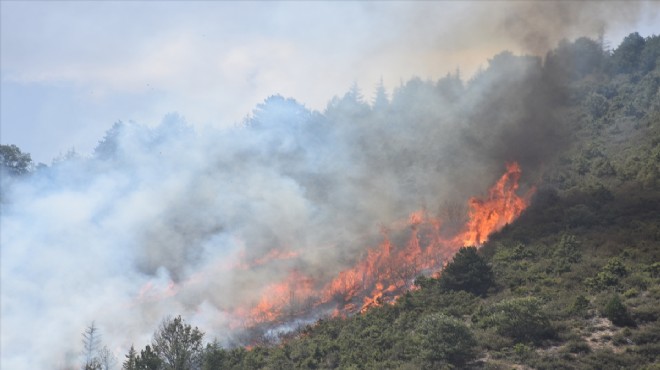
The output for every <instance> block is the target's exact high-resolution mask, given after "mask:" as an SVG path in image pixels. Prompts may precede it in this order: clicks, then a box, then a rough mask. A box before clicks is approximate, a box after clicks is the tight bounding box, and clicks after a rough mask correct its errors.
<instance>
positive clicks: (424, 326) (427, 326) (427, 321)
mask: <svg viewBox="0 0 660 370" xmlns="http://www.w3.org/2000/svg"><path fill="white" fill-rule="evenodd" d="M415 333H416V334H417V335H419V340H420V345H419V349H420V351H421V357H422V358H424V359H425V360H426V361H429V362H430V363H431V364H432V365H433V366H437V365H438V364H442V363H450V364H452V365H455V366H461V365H463V364H465V363H467V362H469V361H471V360H473V359H474V357H475V355H476V352H475V350H474V349H475V347H476V345H477V341H476V340H475V339H474V335H472V332H471V331H470V329H469V328H468V327H467V326H466V325H465V324H464V323H463V322H461V321H459V320H457V319H455V318H453V317H450V316H447V315H444V314H440V313H434V314H430V315H428V316H426V317H424V318H423V319H422V320H420V322H419V323H418V325H417V327H416V329H415ZM434 368H435V367H434Z"/></svg>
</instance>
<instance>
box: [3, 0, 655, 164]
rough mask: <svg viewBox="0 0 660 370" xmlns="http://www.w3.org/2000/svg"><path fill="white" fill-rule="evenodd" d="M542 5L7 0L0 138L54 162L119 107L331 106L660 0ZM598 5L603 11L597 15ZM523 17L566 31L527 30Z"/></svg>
mask: <svg viewBox="0 0 660 370" xmlns="http://www.w3.org/2000/svg"><path fill="white" fill-rule="evenodd" d="M539 6H540V7H546V8H548V7H550V8H552V6H551V5H548V3H547V2H546V4H545V5H539V4H532V3H524V2H487V3H486V2H476V3H466V2H419V3H413V2H382V3H380V2H281V3H279V2H207V1H202V2H177V1H162V2H158V1H148V2H146V1H145V2H127V1H121V2H112V1H89V2H86V1H70V2H63V1H47V2H45V1H44V2H40V1H29V2H18V1H2V2H1V15H2V18H1V25H2V26H1V27H2V29H1V55H2V56H1V59H0V62H1V68H0V77H1V110H2V115H1V132H0V133H1V136H0V141H1V142H2V143H3V144H10V143H12V144H17V145H18V146H19V147H21V148H22V149H23V150H24V151H27V152H29V153H31V154H32V156H33V159H34V160H35V161H41V162H45V163H47V164H49V163H50V161H51V160H52V159H53V158H54V157H56V156H57V155H58V154H60V153H64V152H66V151H67V150H68V149H70V148H72V147H73V148H75V149H76V150H77V151H78V152H80V153H82V154H88V153H90V152H91V151H92V150H93V148H94V146H95V145H96V143H97V141H98V140H99V139H101V138H102V136H103V133H104V132H105V131H106V130H107V129H108V128H109V127H110V126H111V125H112V124H113V123H114V122H116V121H118V120H123V121H131V120H133V121H136V122H139V123H144V124H148V125H155V124H157V123H158V122H160V121H161V119H162V117H163V116H164V115H165V114H167V113H169V112H178V113H180V114H181V115H183V116H184V117H185V118H186V119H187V121H188V122H189V123H191V124H193V125H194V126H197V127H201V126H229V125H233V124H235V123H237V122H240V121H241V120H242V118H243V117H245V116H246V115H247V114H248V113H249V112H250V111H251V109H252V108H253V107H254V106H255V105H256V104H257V103H259V102H261V101H263V100H264V99H265V98H266V97H268V96H269V95H272V94H282V95H284V96H287V97H294V98H295V99H297V100H298V101H300V102H301V103H303V104H305V105H306V106H307V107H309V108H312V109H323V108H324V107H325V105H326V103H327V102H328V100H329V99H331V98H332V97H333V96H335V95H341V94H343V93H344V92H345V91H346V90H347V89H348V88H349V87H350V85H351V84H353V83H354V82H357V83H358V84H359V85H360V87H361V88H362V89H363V93H364V95H365V97H366V98H368V99H370V98H371V95H372V94H373V89H374V87H375V85H376V84H377V83H378V81H379V79H380V78H382V79H383V81H384V83H385V85H386V87H387V88H388V89H389V90H390V91H391V89H393V88H394V87H396V86H398V85H399V83H400V82H401V81H405V80H407V79H409V78H410V77H412V76H419V77H421V78H431V79H437V78H439V77H442V76H444V75H445V74H446V73H447V72H453V71H455V70H456V68H458V67H460V69H461V71H462V73H463V76H467V77H469V75H470V74H471V73H473V72H474V71H475V70H476V69H477V68H478V67H479V66H482V65H483V66H485V65H486V63H487V59H488V58H489V57H492V56H493V55H494V54H495V53H497V52H498V51H501V50H502V49H505V48H506V49H509V50H512V51H513V52H516V53H523V52H538V51H541V50H544V48H545V47H546V46H547V45H545V43H550V44H554V43H556V40H555V39H559V38H561V37H569V38H571V37H576V36H578V35H581V34H583V33H586V34H587V35H588V36H594V37H595V36H597V30H598V28H601V29H604V32H605V39H606V41H608V42H609V44H610V46H612V47H615V46H616V45H617V44H618V43H619V42H620V41H621V39H622V38H623V37H624V36H625V35H627V34H628V33H629V32H632V31H639V32H640V33H641V34H642V35H643V36H647V35H650V34H653V33H660V18H659V17H658V8H660V3H658V2H645V3H635V4H634V5H630V4H628V3H613V2H605V3H592V7H591V9H589V12H588V13H587V12H584V13H581V12H582V9H580V10H579V11H575V14H573V13H571V14H560V16H561V17H563V18H566V17H568V18H573V17H577V18H576V19H572V20H571V22H573V23H571V27H564V26H563V25H562V22H557V20H562V19H559V18H557V19H555V18H553V15H552V14H549V15H548V16H547V17H545V18H544V17H541V18H539V19H538V20H534V19H532V20H529V18H528V13H529V12H534V14H540V15H542V13H544V12H545V11H541V12H539V11H538V9H536V8H538V7H539ZM593 8H595V9H596V12H594V10H593ZM546 10H547V9H546ZM549 12H550V13H551V12H552V9H550V10H549ZM545 13H546V14H547V12H545ZM594 13H598V14H596V18H598V16H601V17H604V18H608V19H607V24H603V22H600V21H597V22H592V21H593V19H592V18H591V17H592V16H594ZM609 18H611V19H609ZM527 23H534V25H541V26H545V27H546V28H550V29H552V28H553V27H554V28H557V34H556V35H555V36H553V37H551V38H550V39H547V40H538V39H535V38H529V37H527V36H528V35H526V34H525V28H526V27H529V26H530V25H529V24H527ZM574 24H579V25H581V26H580V27H576V26H575V25H574ZM582 26H584V27H582ZM564 28H565V29H564ZM553 32H554V30H553ZM532 36H533V35H532ZM530 40H532V45H531V46H530ZM530 49H536V50H530Z"/></svg>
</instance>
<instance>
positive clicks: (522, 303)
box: [478, 297, 555, 343]
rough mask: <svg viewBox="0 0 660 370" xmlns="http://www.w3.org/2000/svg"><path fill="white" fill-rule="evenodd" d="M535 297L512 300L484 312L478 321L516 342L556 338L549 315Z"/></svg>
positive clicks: (488, 308)
mask: <svg viewBox="0 0 660 370" xmlns="http://www.w3.org/2000/svg"><path fill="white" fill-rule="evenodd" d="M541 306H542V305H541V301H540V300H539V299H538V298H535V297H525V298H512V299H508V300H504V301H502V302H499V303H497V304H494V305H492V306H490V307H487V308H486V309H484V310H482V312H481V318H479V319H478V321H479V322H480V324H481V326H483V327H494V328H495V331H496V332H497V333H498V334H500V335H503V336H507V337H509V338H512V339H513V340H514V341H516V342H533V343H538V342H540V341H541V340H543V339H547V338H551V337H553V336H554V334H555V333H554V329H553V328H552V326H551V325H550V319H549V317H548V315H547V314H546V313H545V312H543V310H542V307H541Z"/></svg>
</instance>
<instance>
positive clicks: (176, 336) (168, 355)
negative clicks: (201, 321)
mask: <svg viewBox="0 0 660 370" xmlns="http://www.w3.org/2000/svg"><path fill="white" fill-rule="evenodd" d="M203 338H204V333H203V332H201V331H200V330H199V329H198V328H197V327H195V328H192V327H191V326H190V325H188V324H185V323H184V321H183V319H182V318H181V316H177V317H176V318H174V319H172V318H167V319H165V320H163V322H162V323H161V325H160V329H159V330H158V331H157V332H156V333H155V334H154V338H153V340H152V344H153V350H154V352H155V353H156V354H157V355H158V358H160V360H161V361H162V362H163V365H164V367H163V368H164V369H167V370H191V369H199V368H200V367H201V363H202V354H203V349H204V347H203V345H202V339H203Z"/></svg>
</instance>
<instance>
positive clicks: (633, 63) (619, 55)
mask: <svg viewBox="0 0 660 370" xmlns="http://www.w3.org/2000/svg"><path fill="white" fill-rule="evenodd" d="M645 43H646V42H645V40H644V38H643V37H642V36H640V35H639V33H637V32H634V33H631V34H630V35H628V36H626V38H624V39H623V42H621V45H619V47H618V48H616V50H614V52H613V53H612V58H611V68H612V71H613V72H614V73H632V72H634V71H636V70H637V68H638V67H639V63H640V60H641V54H642V51H643V50H644V45H645Z"/></svg>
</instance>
